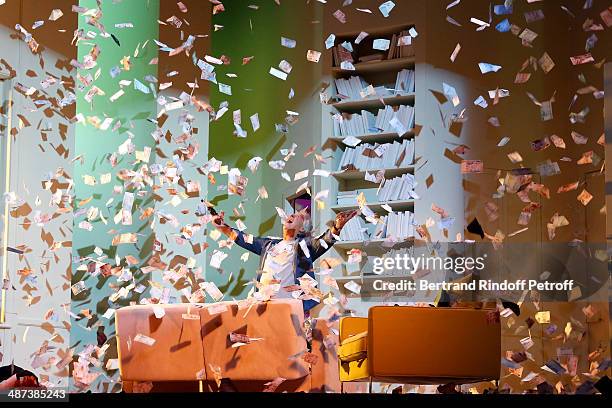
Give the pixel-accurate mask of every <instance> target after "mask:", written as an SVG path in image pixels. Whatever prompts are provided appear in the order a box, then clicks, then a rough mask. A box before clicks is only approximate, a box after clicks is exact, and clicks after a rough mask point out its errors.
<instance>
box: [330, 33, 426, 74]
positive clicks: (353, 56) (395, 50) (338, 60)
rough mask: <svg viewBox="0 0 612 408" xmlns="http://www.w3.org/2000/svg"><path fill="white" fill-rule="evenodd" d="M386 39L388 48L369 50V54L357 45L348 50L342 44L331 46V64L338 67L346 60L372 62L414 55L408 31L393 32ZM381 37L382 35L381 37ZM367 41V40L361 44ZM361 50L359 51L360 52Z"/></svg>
mask: <svg viewBox="0 0 612 408" xmlns="http://www.w3.org/2000/svg"><path fill="white" fill-rule="evenodd" d="M384 37H386V38H387V39H388V40H390V43H389V49H388V50H385V51H382V50H370V51H369V52H370V53H369V54H365V53H364V52H363V51H366V52H368V50H363V49H362V50H360V49H359V47H357V48H355V49H353V50H352V51H349V50H348V49H346V48H345V47H344V46H343V45H342V44H338V45H336V46H334V47H333V48H332V57H333V64H334V66H335V67H339V66H341V65H342V62H344V61H348V62H351V63H354V62H357V61H358V62H372V61H382V60H385V59H387V60H390V59H395V58H405V57H412V56H414V47H413V45H412V37H411V36H410V32H409V31H408V30H404V31H400V32H399V33H395V34H393V35H392V36H391V35H388V36H384ZM381 38H382V37H381ZM366 43H368V42H367V41H366V42H364V43H363V44H366ZM360 51H361V52H360Z"/></svg>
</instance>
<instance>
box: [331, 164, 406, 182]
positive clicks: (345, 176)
mask: <svg viewBox="0 0 612 408" xmlns="http://www.w3.org/2000/svg"><path fill="white" fill-rule="evenodd" d="M380 170H385V178H388V177H397V176H401V175H402V174H406V173H410V172H411V171H413V170H414V166H409V167H401V168H395V169H374V170H363V171H361V170H345V171H334V172H332V173H331V175H332V177H335V178H337V179H340V180H360V179H361V180H365V178H364V177H365V174H366V171H367V172H368V173H370V174H372V173H374V174H375V173H377V172H378V171H380Z"/></svg>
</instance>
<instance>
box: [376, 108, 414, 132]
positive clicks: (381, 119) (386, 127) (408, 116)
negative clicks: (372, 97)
mask: <svg viewBox="0 0 612 408" xmlns="http://www.w3.org/2000/svg"><path fill="white" fill-rule="evenodd" d="M393 118H397V119H398V120H399V123H400V124H401V127H403V129H404V130H406V131H408V130H410V129H412V128H413V127H414V108H413V107H412V106H408V105H399V106H396V107H394V106H391V105H387V106H385V109H379V110H378V115H376V122H374V126H375V127H376V128H377V129H381V130H382V131H383V132H396V133H401V132H400V131H398V125H397V124H394V123H393Z"/></svg>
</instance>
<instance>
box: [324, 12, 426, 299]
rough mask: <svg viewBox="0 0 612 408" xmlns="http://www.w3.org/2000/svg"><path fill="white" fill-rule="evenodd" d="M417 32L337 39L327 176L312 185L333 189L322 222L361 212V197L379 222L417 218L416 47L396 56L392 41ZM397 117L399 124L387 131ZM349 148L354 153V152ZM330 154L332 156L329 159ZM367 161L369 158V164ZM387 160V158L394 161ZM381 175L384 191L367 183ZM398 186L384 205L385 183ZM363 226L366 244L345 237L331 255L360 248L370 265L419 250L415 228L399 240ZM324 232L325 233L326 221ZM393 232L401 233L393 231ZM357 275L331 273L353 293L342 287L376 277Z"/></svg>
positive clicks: (329, 95)
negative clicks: (378, 45)
mask: <svg viewBox="0 0 612 408" xmlns="http://www.w3.org/2000/svg"><path fill="white" fill-rule="evenodd" d="M414 26H415V25H414V24H412V23H406V24H401V25H394V26H385V27H379V28H370V29H368V28H365V29H363V30H360V31H354V32H347V33H336V41H335V43H334V48H332V58H331V59H330V63H331V65H332V66H331V67H329V70H328V72H329V80H328V81H327V82H329V84H330V86H329V87H328V88H327V89H325V90H324V91H323V95H322V100H323V102H324V103H323V109H322V129H321V130H322V131H321V143H322V145H323V146H324V148H325V149H328V150H326V156H328V157H329V160H328V161H327V162H326V164H324V165H323V166H322V167H323V168H324V169H325V170H327V171H329V177H325V178H321V180H320V181H319V182H318V183H317V184H316V185H315V190H317V191H324V190H328V194H327V198H326V200H325V204H326V205H325V209H324V210H323V212H322V213H321V217H322V218H321V220H320V221H322V222H325V221H327V220H329V219H333V218H334V217H335V215H336V214H337V213H339V212H342V211H347V210H351V209H358V208H359V205H358V203H357V200H356V197H357V196H359V195H360V194H363V196H362V197H365V198H366V205H367V207H368V208H369V209H370V210H371V212H372V213H373V214H374V217H376V218H380V217H385V216H386V217H388V214H389V211H388V210H389V209H391V210H392V211H393V213H395V214H402V215H403V214H405V213H407V212H409V213H411V214H412V216H413V215H414V212H415V204H416V202H417V201H418V200H417V196H416V194H412V193H413V190H412V189H411V188H412V184H414V183H416V179H415V172H416V166H415V158H416V151H415V139H416V133H418V132H415V128H416V125H415V117H416V105H417V100H418V98H417V95H416V86H415V84H416V81H417V80H418V76H419V75H418V68H417V64H416V60H417V59H416V55H415V52H414V49H413V48H412V47H413V45H412V44H411V45H403V46H402V47H399V46H397V47H396V48H395V50H394V51H393V52H392V50H391V47H392V45H393V43H394V42H395V43H396V45H397V44H406V41H407V39H406V38H404V39H402V40H401V41H400V40H399V38H400V37H405V35H407V34H408V31H409V30H410V28H411V27H414ZM362 31H363V32H367V33H368V34H369V35H368V36H366V37H365V38H363V39H362V41H360V42H359V44H357V43H356V39H357V38H358V37H360V33H362ZM380 39H383V40H384V39H386V40H389V49H388V50H387V52H385V51H381V50H377V49H375V47H374V43H375V40H380ZM408 41H411V40H408ZM346 43H350V46H349V48H345V49H343V50H340V51H338V50H337V48H338V47H343V46H344V45H346ZM343 44H344V45H343ZM400 48H401V49H400ZM351 49H352V52H351V51H350V50H351ZM349 57H350V59H352V61H351V64H347V63H346V62H345V63H344V65H343V61H342V58H347V60H345V61H348V58H349ZM347 68H349V69H347ZM393 118H396V120H395V121H393V125H390V122H391V121H392V120H393ZM347 138H348V139H347ZM355 139H357V140H358V143H357V142H356V141H355ZM381 145H384V147H381ZM358 149H361V151H358ZM391 149H395V150H391ZM352 150H353V151H354V152H351V151H352ZM364 150H365V152H364ZM396 150H397V152H396ZM328 152H331V154H330V155H328V154H327V153H328ZM348 152H350V154H349V153H348ZM372 152H374V153H375V154H373V153H372ZM351 154H352V155H353V156H351ZM362 155H363V156H367V158H366V159H365V161H364V159H363V158H362V157H361V156H362ZM386 155H390V157H391V159H388V158H387V157H386ZM355 157H357V159H355ZM406 157H408V158H409V160H407V159H406ZM380 158H382V160H381V159H380ZM353 159H355V160H354V161H353ZM358 160H361V162H359V161H358ZM377 160H378V161H377ZM389 160H391V161H389ZM377 165H378V166H377ZM380 170H384V179H385V182H384V184H382V186H380V183H376V182H372V181H368V180H366V177H369V178H370V179H371V178H372V177H374V176H376V175H377V173H378V172H379V171H380ZM393 180H396V181H394V182H395V183H398V184H397V185H398V186H399V187H397V188H398V189H399V190H397V191H395V190H394V193H393V194H387V195H385V196H384V197H391V198H390V199H382V197H383V196H381V193H382V192H383V189H384V187H385V184H389V183H391V182H392V181H393ZM397 180H399V181H397ZM404 180H407V181H404ZM389 185H391V184H389ZM379 187H380V188H379ZM354 198H355V199H354ZM351 200H352V201H351ZM395 217H397V215H395ZM400 219H402V220H403V218H400ZM406 219H410V220H411V221H412V220H413V218H406ZM361 223H362V224H363V225H364V227H365V226H367V227H368V232H367V233H365V234H364V239H361V240H356V239H350V238H346V236H349V234H347V235H346V236H345V237H344V239H342V240H340V241H337V242H336V243H335V244H334V246H333V249H332V251H333V252H335V254H332V255H336V256H339V257H341V258H342V259H344V260H345V261H346V260H347V259H348V256H349V252H350V251H351V250H353V249H360V250H361V251H363V256H364V257H365V258H366V259H367V257H368V256H381V255H384V254H385V253H387V252H389V251H391V250H403V249H407V248H408V249H409V248H412V247H413V246H414V243H415V240H414V227H412V230H411V231H410V232H409V233H408V232H407V231H406V230H404V229H402V234H400V235H398V236H402V237H403V238H400V239H398V238H397V237H396V236H395V235H392V236H387V235H386V232H383V233H381V232H380V231H375V229H374V228H372V227H374V225H372V224H371V223H366V222H364V221H363V220H361ZM319 226H320V227H322V225H321V223H319ZM407 228H408V227H407ZM394 231H397V229H396V227H394ZM376 232H378V235H377V234H376ZM398 234H399V233H398ZM341 238H342V236H341ZM366 263H367V261H366ZM360 269H361V271H360V272H358V273H356V272H355V271H354V270H353V271H349V270H348V269H347V267H346V265H343V266H342V269H341V272H340V271H339V270H338V269H336V270H334V273H333V274H332V277H333V278H334V279H336V281H337V283H338V286H339V288H340V292H341V293H343V294H347V295H350V293H348V292H347V290H346V288H345V287H344V286H343V285H344V284H345V283H348V282H350V281H354V282H356V283H358V284H362V283H363V282H364V281H366V280H368V279H372V276H371V275H367V274H366V275H364V273H365V272H364V271H365V269H364V268H363V265H362V267H361V268H360ZM366 269H367V268H366ZM347 297H349V298H354V299H358V298H359V296H347ZM349 308H351V306H350V305H349Z"/></svg>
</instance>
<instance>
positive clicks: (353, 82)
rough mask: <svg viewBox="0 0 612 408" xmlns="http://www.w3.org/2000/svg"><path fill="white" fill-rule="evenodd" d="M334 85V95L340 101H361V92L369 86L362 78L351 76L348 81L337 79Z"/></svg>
mask: <svg viewBox="0 0 612 408" xmlns="http://www.w3.org/2000/svg"><path fill="white" fill-rule="evenodd" d="M334 83H335V84H336V95H337V96H339V98H340V99H342V100H346V99H354V100H358V99H362V97H361V92H362V91H363V90H364V89H365V88H367V87H368V86H370V84H368V83H367V82H366V81H365V80H364V79H363V78H362V77H359V76H352V77H350V78H349V79H344V78H338V79H336V80H335V81H334Z"/></svg>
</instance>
